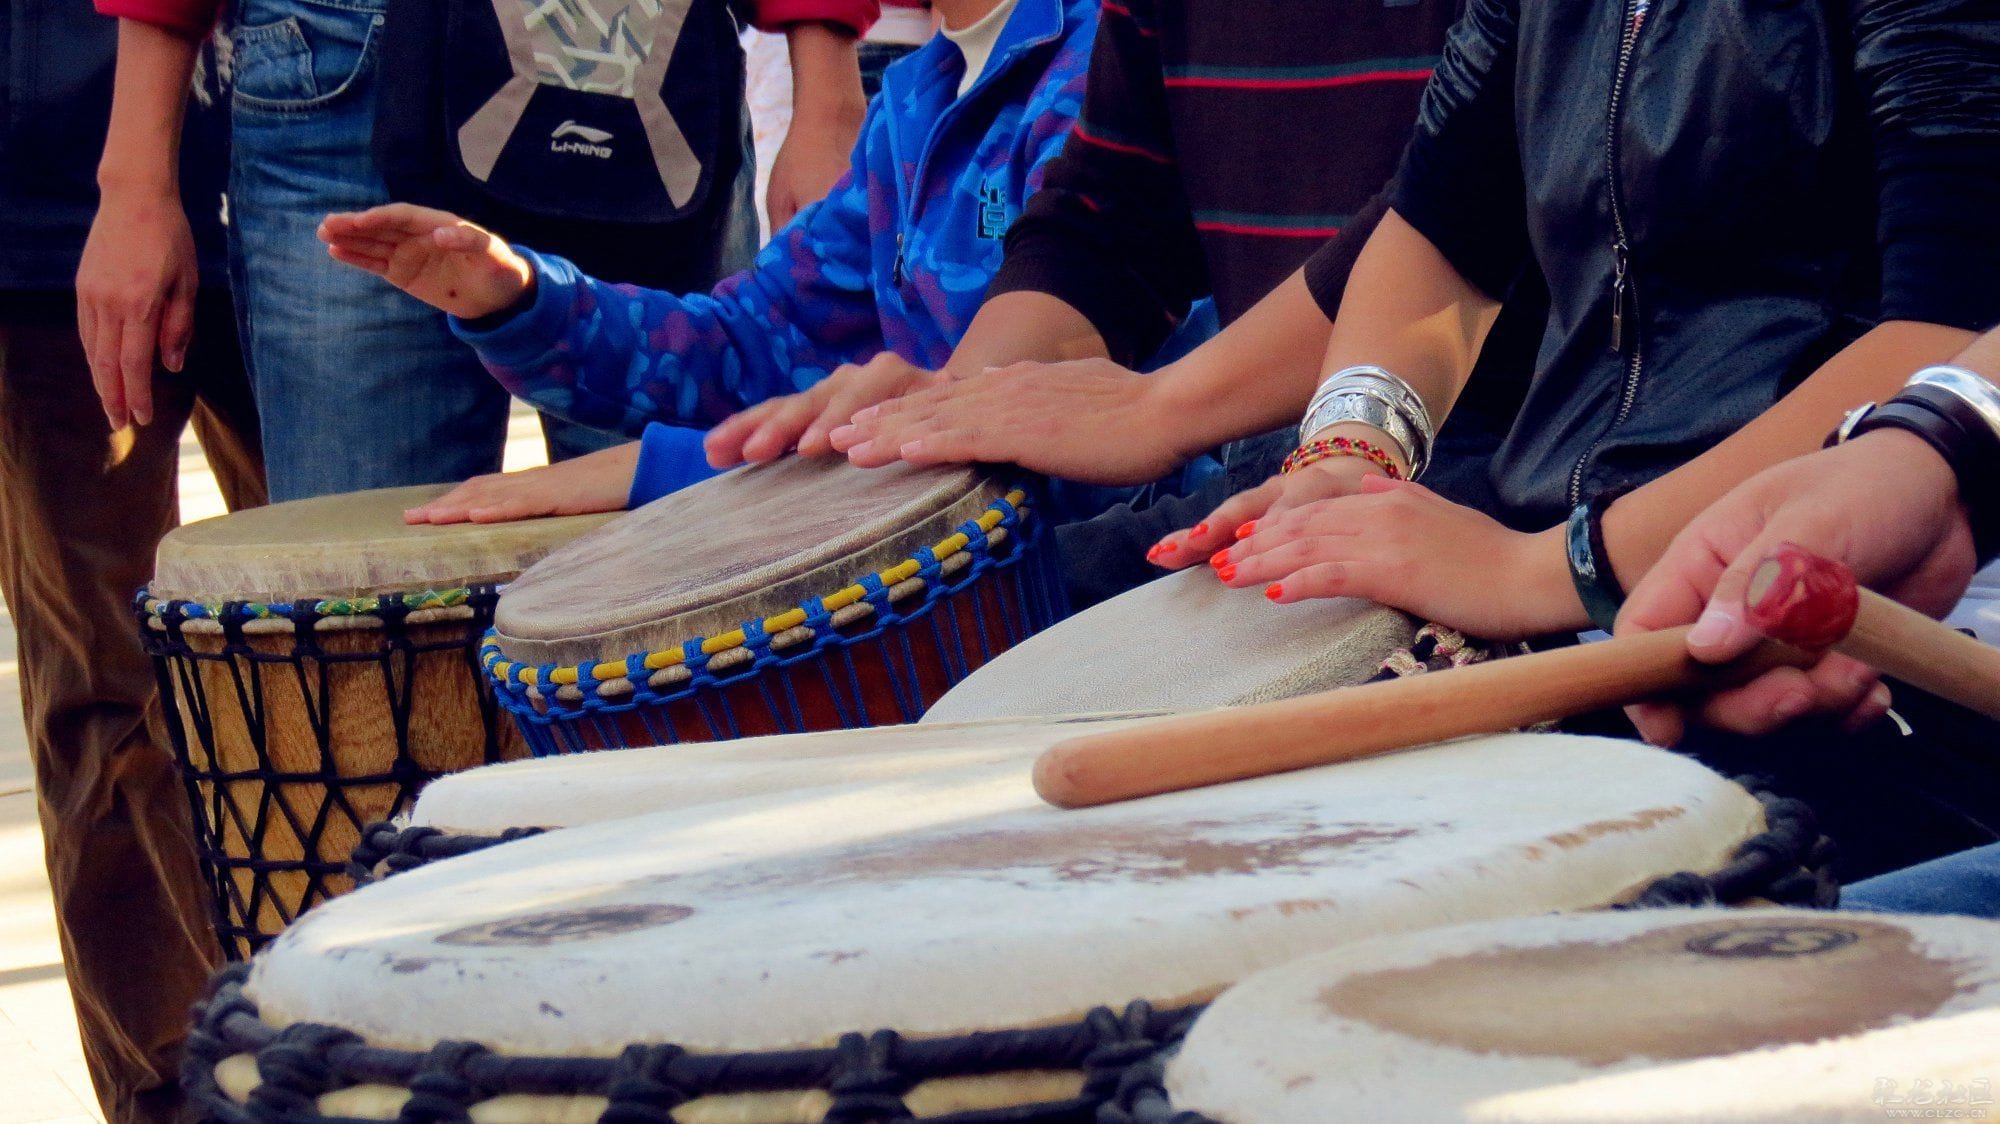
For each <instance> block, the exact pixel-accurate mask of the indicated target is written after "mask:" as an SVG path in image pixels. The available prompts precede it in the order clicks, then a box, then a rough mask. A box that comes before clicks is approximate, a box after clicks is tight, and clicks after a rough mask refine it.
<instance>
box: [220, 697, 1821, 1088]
mask: <svg viewBox="0 0 2000 1124" xmlns="http://www.w3.org/2000/svg"><path fill="white" fill-rule="evenodd" d="M1152 720H1153V719H1111V720H1108V721H1118V722H1135V721H1136V722H1146V721H1152ZM923 729H926V730H932V731H934V733H935V735H936V742H935V749H936V750H937V751H938V752H939V753H940V755H941V759H940V760H939V762H938V763H937V765H938V767H936V768H934V769H931V770H928V771H924V770H914V771H907V772H901V773H897V772H895V771H894V770H889V771H887V772H886V773H884V772H881V771H869V770H863V772H866V773H870V774H871V775H865V776H864V775H862V773H857V774H856V779H853V780H851V781H848V782H845V783H843V782H842V781H841V780H840V778H838V777H835V776H827V777H823V778H821V779H823V780H825V781H826V782H827V783H824V784H821V785H818V786H816V787H812V788H809V789H805V790H800V791H795V792H785V791H768V790H765V791H760V790H759V789H758V786H757V784H755V783H752V784H750V785H748V786H747V787H745V788H744V789H743V790H742V791H743V792H744V795H741V796H738V797H731V796H730V795H729V794H728V793H727V792H725V791H716V792H713V793H710V794H709V795H710V796H712V797H714V799H701V800H699V801H698V802H696V803H693V804H691V805H688V806H684V807H680V808H674V809H670V810H666V811H660V812H654V813H650V814H647V815H643V816H636V817H632V818H627V819H617V820H610V821H606V822H599V823H594V824H588V825H585V826H578V827H572V828H566V829H564V830H561V831H555V832H550V833H547V834H543V835H539V836H534V837H531V838H525V839H519V840H516V841H514V842H509V843H505V844H502V845H499V846H495V847H491V848H489V849H487V850H484V851H481V852H478V853H474V854H468V855H464V856H462V857H459V858H454V859H451V860H449V861H446V862H439V863H435V864H432V865H428V866H425V867H422V868H420V869H416V870H411V871H409V872H407V873H403V874H398V875H396V876H395V877H393V878H388V879H385V880H383V881H381V882H378V883H376V884H374V885H371V886H367V887H364V888H362V889H361V890H359V891H357V892H356V893H354V894H351V895H348V896H347V897H345V898H342V899H340V900H338V901H335V902H333V903H331V904H329V905H328V906H326V907H324V908H322V909H320V910H318V911H316V912H315V913H314V914H313V915H312V916H311V917H308V918H307V919H306V920H305V921H303V922H302V923H301V924H299V925H297V926H294V927H293V928H292V929H290V930H289V931H287V932H286V933H285V934H284V936H282V937H281V938H279V940H278V941H276V942H274V943H273V944H272V945H271V947H270V948H268V949H266V950H265V951H264V952H263V953H262V954H260V955H259V957H258V958H257V960H256V962H255V963H254V964H253V965H248V966H243V965H239V966H236V967H234V968H232V969H230V970H229V971H228V972H226V973H225V974H224V975H223V976H222V977H221V979H220V981H219V983H218V987H217V989H216V991H215V992H214V993H213V995H212V997H211V998H210V1000H209V1001H208V1002H207V1003H206V1004H205V1005H204V1007H203V1009H202V1010H201V1011H200V1013H199V1014H198V1016H197V1029H196V1033H195V1035H194V1036H193V1038H192V1039H191V1040H190V1045H189V1058H190V1061H189V1069H188V1074H189V1085H188V1087H189V1089H190V1091H191V1093H192V1094H193V1095H194V1096H195V1098H196V1099H197V1101H198V1102H199V1103H200V1105H201V1107H202V1108H203V1109H204V1110H205V1111H207V1112H208V1113H210V1114H211V1115H213V1116H215V1117H217V1118H220V1119H225V1120H235V1119H256V1118H259V1117H260V1115H269V1114H282V1115H283V1116H284V1118H285V1119H288V1120H331V1119H341V1120H392V1119H398V1118H401V1119H447V1118H451V1119H465V1118H466V1117H467V1116H468V1115H469V1116H470V1117H471V1118H472V1119H476V1120H492V1121H498V1120H508V1121H586V1120H604V1121H627V1120H639V1119H647V1120H658V1119H669V1118H670V1119H673V1120H677V1121H682V1122H711V1121H757V1122H759V1124H820V1122H823V1121H840V1122H845V1121H863V1120H881V1119H897V1118H900V1117H902V1116H903V1115H905V1114H906V1113H908V1114H914V1115H915V1116H917V1117H919V1118H922V1119H925V1120H936V1121H960V1122H967V1124H969V1122H972V1121H981V1122H989V1124H990V1122H991V1121H995V1120H1007V1121H1031V1120H1038V1121H1050V1122H1053V1121H1080V1120H1089V1119H1092V1116H1091V1114H1092V1112H1093V1111H1094V1110H1095V1109H1096V1107H1097V1106H1099V1105H1100V1104H1102V1103H1104V1102H1105V1101H1107V1100H1109V1099H1110V1098H1112V1097H1113V1096H1114V1094H1115V1093H1116V1091H1117V1089H1118V1086H1119V1084H1120V1081H1121V1077H1122V1074H1123V1073H1124V1071H1125V1070H1126V1069H1127V1068H1128V1067H1129V1066H1131V1065H1132V1064H1133V1063H1135V1062H1137V1061H1139V1060H1140V1059H1142V1058H1144V1057H1146V1056H1149V1055H1150V1054H1151V1053H1153V1052H1154V1051H1155V1050H1156V1049H1157V1047H1158V1046H1159V1044H1160V1043H1161V1042H1163V1041H1165V1040H1166V1039H1168V1038H1170V1037H1171V1036H1173V1035H1174V1034H1176V1033H1178V1031H1179V1030H1180V1029H1182V1028H1183V1027H1184V1026H1185V1025H1186V1023H1187V1022H1188V1020H1189V1019H1190V1018H1191V1017H1192V1016H1193V1015H1194V1014H1195V1013H1196V1011H1197V1009H1198V1008H1199V1006H1200V1005H1201V1004H1203V1003H1205V1002H1207V1001H1208V1000H1210V999H1211V998H1213V997H1214V996H1215V995H1217V994H1218V993H1220V992H1221V991H1222V990H1223V989H1225V988H1227V987H1228V986H1230V985H1231V984H1234V983H1235V982H1237V981H1239V980H1241V979H1243V978H1245V977H1247V976H1249V975H1250V974H1252V973H1255V972H1258V971H1261V970H1263V969H1266V968H1271V967H1276V966H1278V965H1280V964H1283V963H1286V962H1288V961H1291V960H1293V959H1296V958H1298V957H1300V956H1303V955H1307V954H1310V953H1313V952H1316V951H1320V950H1323V949H1327V948H1331V947H1334V946H1337V945H1341V944H1344V943H1348V942H1352V941H1355V940H1359V939H1362V938H1365V937H1370V936H1375V935H1378V934H1382V933H1407V932H1411V931H1414V930H1417V929H1422V928H1426V927H1430V926H1435V925H1438V924H1444V923H1450V922H1453V921H1463V920H1468V919H1476V918H1499V917H1508V916H1518V915H1523V914H1536V913H1543V912H1547V911H1551V910H1570V909H1591V908H1597V907H1602V906H1607V905H1612V904H1616V903H1621V902H1629V901H1633V900H1638V899H1644V898H1646V897H1647V896H1648V895H1649V894H1650V893H1651V889H1650V888H1651V887H1653V886H1655V885H1656V884H1657V883H1658V882H1659V880H1661V879H1663V878H1665V877H1667V876H1676V878H1677V880H1678V881H1679V882H1680V883H1682V884H1685V883H1686V882H1687V881H1688V880H1697V881H1702V882H1704V883H1705V884H1707V885H1708V886H1709V887H1710V888H1711V889H1716V888H1719V887H1721V886H1723V885H1725V884H1733V885H1734V887H1735V890H1736V891H1737V892H1740V893H1746V894H1749V895H1763V896H1783V894H1784V890H1783V887H1785V886H1788V885H1789V886H1791V887H1792V888H1793V889H1794V890H1797V889H1799V888H1801V887H1804V888H1806V889H1807V890H1808V892H1810V889H1811V887H1813V886H1814V885H1816V883H1815V879H1814V878H1813V877H1811V876H1807V875H1802V874H1801V873H1800V872H1799V869H1798V864H1799V863H1800V861H1801V860H1802V857H1803V855H1804V852H1805V850H1806V848H1805V847H1803V846H1802V845H1801V843H1800V841H1799V840H1798V839H1796V838H1792V837H1791V836H1789V835H1787V829H1786V828H1784V827H1783V826H1782V825H1778V824H1774V823H1773V822H1772V821H1771V820H1770V819H1768V818H1767V815H1766V810H1767V805H1766V804H1764V803H1762V802H1760V801H1759V800H1758V799H1756V798H1754V797H1753V796H1752V795H1751V794H1750V793H1748V792H1746V791H1745V790H1743V789H1742V788H1740V787H1738V786H1737V785H1734V784H1732V783H1730V782H1728V781H1726V780H1724V779H1723V778H1721V777H1719V776H1716V775H1715V774H1713V773H1711V772H1709V771H1708V770H1706V769H1704V768H1702V767H1701V766H1700V765H1698V764H1696V763H1694V762H1692V761H1690V760H1688V759H1686V758H1682V757H1678V756H1675V755H1673V754H1670V753H1666V752H1663V751H1658V750H1652V749H1648V748H1646V747H1643V746H1639V745H1636V744H1631V743H1622V742H1612V741H1607V740H1602V739H1591V738H1575V737H1565V736H1561V735H1510V736H1506V737H1497V738H1486V739H1478V740H1471V741H1463V742H1457V743H1452V744H1449V745H1443V746H1436V747H1432V748H1430V749H1425V750H1418V751H1412V752H1408V753H1402V754H1397V755H1393V756H1388V757H1382V758H1376V759H1372V760H1368V761H1361V762H1356V763H1352V764H1348V765H1340V766H1333V767H1328V768H1322V769H1316V770H1309V771H1305V772H1300V773H1294V774H1289V775H1286V776H1281V777H1267V778H1262V779H1259V780H1253V781H1245V782H1240V783H1237V784H1231V785H1226V786H1221V787H1217V788H1210V789H1204V790H1201V791H1198V792H1187V793H1175V794H1171V795H1167V796H1160V797H1155V798H1151V799H1147V800H1140V801H1133V802H1129V803H1124V804H1116V805H1107V806H1103V807H1098V808H1091V809H1084V810H1077V811H1060V810H1057V809H1055V808H1051V807H1049V806H1047V805H1045V804H1042V803H1041V802H1040V801H1039V800H1038V799H1037V798H1036V796H1035V794H1034V792H1033V789H1032V786H1031V784H1030V781H1029V772H1030V768H1031V764H1032V761H1033V759H1034V757H1035V755H1036V754H1037V753H1038V752H1039V751H1041V750H1042V749H1044V748H1045V747H1047V746H1048V745H1050V744H1052V743H1053V742H1055V741H1058V740H1061V739H1062V738H1064V737H1068V736H1071V735H1073V734H1075V733H1076V732H1077V728H1076V723H1075V722H1065V723H1047V724H1044V725H1042V726H1040V727H1038V726H1037V725H1036V724H1034V723H1025V722H1024V723H1016V724H1014V725H1013V726H1012V727H1011V728H1010V729H1011V732H1010V733H1007V734H1004V735H1002V734H993V735H992V736H984V735H982V738H983V740H982V741H981V742H980V744H979V745H978V746H976V747H973V746H970V745H969V744H968V745H963V746H962V745H960V742H961V740H962V739H961V737H960V734H959V732H958V731H957V730H954V729H952V728H942V727H940V728H928V727H927V728H923ZM959 729H962V730H975V729H985V730H988V731H998V730H1000V729H1001V727H1000V726H998V725H996V726H992V727H963V728H959ZM842 736H846V735H842ZM824 737H826V735H807V736H806V737H805V738H798V739H773V742H772V743H771V745H768V746H766V747H765V756H766V757H767V758H769V760H767V761H766V762H765V764H766V765H767V766H771V767H774V768H775V767H779V766H778V761H777V756H779V751H778V749H777V747H776V745H775V743H776V742H777V741H780V740H789V741H795V742H805V741H808V740H812V739H818V738H824ZM964 740H967V741H968V743H969V739H964ZM966 748H971V749H973V752H972V753H970V754H965V755H961V756H960V757H959V759H957V760H948V759H947V758H948V757H949V755H950V754H951V753H953V752H955V751H957V750H960V749H966ZM902 751H903V752H916V751H915V750H914V749H912V748H910V747H909V746H905V747H904V748H903V750H902ZM618 756H619V755H618V754H616V753H608V754H602V755H596V757H595V758H594V760H593V761H592V763H593V764H595V763H598V762H602V763H605V764H610V763H611V761H612V760H613V759H615V758H617V757H618ZM791 756H792V757H793V758H795V759H801V760H803V759H806V758H809V757H811V756H812V754H811V753H810V752H805V751H803V750H802V747H801V749H800V750H794V751H793V752H792V754H791ZM827 756H828V758H833V757H839V756H842V755H841V754H839V753H834V754H829V755H827ZM847 756H849V757H850V758H851V760H850V761H849V764H850V765H859V764H860V758H859V757H855V756H854V755H853V754H848V755H847ZM579 764H582V762H579ZM522 772H523V774H526V773H528V772H533V770H526V769H524V770H522ZM1552 782H1560V783H1552ZM1794 826H1796V825H1794ZM1793 834H1796V833H1795V832H1794V833H1793ZM1745 863H1756V864H1761V866H1762V868H1763V869H1764V871H1765V873H1764V875H1762V876H1760V877H1758V878H1755V879H1747V880H1746V879H1742V878H1736V879H1734V881H1733V882H1732V881H1731V879H1730V878H1728V877H1726V876H1725V875H1724V873H1723V872H1726V871H1730V870H1740V869H1742V868H1743V865H1744V864H1745ZM1781 868H1783V869H1781ZM1690 872H1692V873H1690ZM669 1113H670V1114H671V1116H670V1117H669V1115H668V1114H669Z"/></svg>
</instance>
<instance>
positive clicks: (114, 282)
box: [76, 19, 199, 429]
mask: <svg viewBox="0 0 2000 1124" xmlns="http://www.w3.org/2000/svg"><path fill="white" fill-rule="evenodd" d="M195 51H196V43H195V42H194V41H193V40H190V39H186V38H183V37H181V36H180V35H177V34H175V33H174V32H172V31H169V30H166V29H164V28H161V27H156V26H153V25H151V24H148V23H142V22H139V21H138V20H134V19H121V20H119V21H118V64H117V70H116V74H115V77H114V79H113V93H112V101H111V124H110V130H109V132H108V134H107V135H106V139H105V146H104V155H103V157H102V159H101V160H100V161H99V163H98V169H97V182H98V190H99V203H98V210H97V217H96V219H95V220H94V221H93V222H92V223H91V228H90V236H89V238H88V240H87V241H86V242H85V243H84V251H83V260H82V262H81V264H80V266H79V268H78V270H77V279H76V290H77V324H78V327H79V329H80V330H81V334H82V336H83V347H84V354H85V355H86V357H87V358H88V360H89V363H90V372H91V380H92V381H93V382H94V383H95V384H96V387H97V394H98V397H99V399H100V400H101V401H102V402H103V405H104V413H105V416H106V418H108V419H109V420H110V423H111V426H112V428H114V429H120V428H123V427H124V426H125V424H126V422H127V421H128V420H129V421H131V422H134V423H136V424H139V425H145V424H146V423H147V422H149V421H151V420H152V416H153V405H152V403H153V392H152V383H153V362H154V357H155V355H157V356H158V357H159V361H160V362H161V363H163V364H164V365H165V366H166V367H167V369H168V370H172V371H179V370H180V369H181V365H182V363H183V362H184V361H185V359H186V356H187V348H188V343H189V340H190V338H191V337H192V334H193V326H194V296H195V290H196V287H197V285H198V281H199V279H198V275H197V270H196V266H195V250H194V236H193V235H192V234H191V233H190V231H189V229H188V221H187V215H186V213H185V212H184V211H183V210H182V209H181V197H180V137H181V122H182V117H183V115H184V114H185V112H186V109H187V88H188V81H189V78H190V76H191V75H192V74H193V73H194V60H195Z"/></svg>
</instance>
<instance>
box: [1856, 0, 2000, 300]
mask: <svg viewBox="0 0 2000 1124" xmlns="http://www.w3.org/2000/svg"><path fill="white" fill-rule="evenodd" d="M1854 39H1855V73H1856V74H1857V76H1858V77H1859V79H1860V83H1861V88H1862V92H1863V95H1864V96H1865V97H1866V98H1867V99H1868V114H1869V129H1870V135H1871V138H1872V140H1873V143H1874V149H1875V165H1876V181H1877V192H1878V199H1879V208H1880V209H1879V218H1878V221H1877V230H1876V234H1877V239H1878V241H1879V243H1880V246H1881V253H1882V309H1881V311H1882V316H1883V318H1884V319H1887V320H1922V321H1927V322H1930V323H1934V324H1948V325H1951V326H1953V327H1958V328H1967V329H1971V330H1974V331H1984V330H1985V329H1987V328H1991V327H1993V326H1994V325H1995V324H1996V323H2000V11H1996V8H1995V6H1994V3H1993V0H1857V2H1856V3H1855V5H1854Z"/></svg>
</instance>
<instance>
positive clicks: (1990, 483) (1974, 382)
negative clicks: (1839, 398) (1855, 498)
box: [1827, 367, 2000, 565]
mask: <svg viewBox="0 0 2000 1124" xmlns="http://www.w3.org/2000/svg"><path fill="white" fill-rule="evenodd" d="M1877 429H1900V430H1904V431H1905V432H1908V433H1912V434H1915V435H1916V436H1917V437H1919V438H1921V439H1922V440H1923V441H1924V442H1925V443H1926V444H1928V445H1929V446H1930V447H1931V448H1933V449H1936V450H1937V453H1938V455H1939V456H1941V457H1943V458H1944V460H1945V463H1946V464H1948V465H1950V466H1951V470H1952V473H1953V474H1954V475H1955V476H1957V477H1958V494H1959V499H1960V500H1961V501H1962V502H1963V503H1964V504H1965V510H1966V514H1967V515H1968V517H1969V518H1970V519H1971V523H1972V541H1973V547H1974V549H1975V550H1976V551H1977V552H1978V555H1979V562H1980V564H1981V565H1985V564H1986V563H1988V562H1991V561H1993V560H1994V559H1995V558H1996V557H2000V388H1996V387H1995V386H1994V385H1993V384H1992V383H1990V382H1988V381H1986V380H1985V379H1983V378H1981V377H1980V376H1978V375H1976V374H1973V373H1972V372H1971V371H1967V370H1965V369H1963V368H1960V367H1926V368H1924V369H1923V370H1921V371H1918V372H1917V373H1916V374H1914V375H1912V376H1910V381H1909V382H1908V383H1906V384H1905V385H1904V387H1903V389H1902V390H1901V391H1900V392H1898V393H1897V395H1896V396H1895V397H1894V398H1891V399H1889V401H1887V402H1885V403H1883V404H1882V405H1880V406H1877V405H1875V404H1874V403H1872V402H1871V403H1867V404H1865V405H1863V406H1861V407H1859V408H1857V409H1855V410H1853V411H1852V412H1850V413H1849V414H1848V415H1847V417H1846V418H1845V419H1844V420H1842V421H1841V423H1840V427H1839V428H1838V429H1835V430H1834V431H1833V433H1832V435H1831V436H1829V437H1828V438H1827V444H1828V445H1837V444H1840V443H1841V442H1844V441H1848V440H1851V439H1853V438H1855V437H1859V436H1861V435H1862V434H1864V433H1869V432H1872V431H1874V430H1877Z"/></svg>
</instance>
